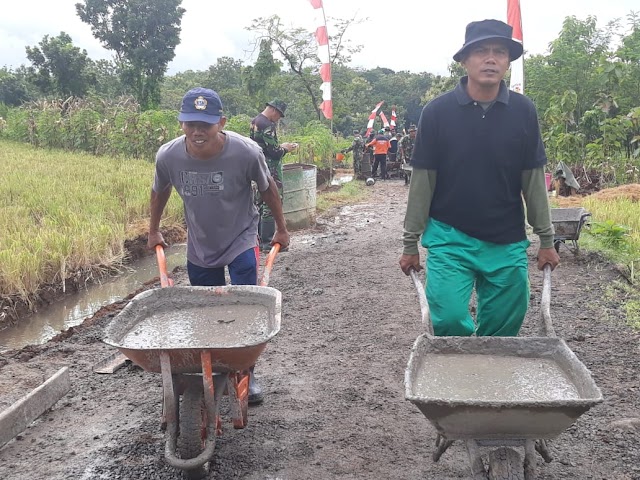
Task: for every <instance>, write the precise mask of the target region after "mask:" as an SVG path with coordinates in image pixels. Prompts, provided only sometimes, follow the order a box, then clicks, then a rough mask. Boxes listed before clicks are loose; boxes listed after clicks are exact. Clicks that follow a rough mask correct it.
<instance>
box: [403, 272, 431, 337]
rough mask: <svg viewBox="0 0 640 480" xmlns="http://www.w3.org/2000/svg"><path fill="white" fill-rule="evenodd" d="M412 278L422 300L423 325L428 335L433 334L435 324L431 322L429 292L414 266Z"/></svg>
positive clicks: (419, 298)
mask: <svg viewBox="0 0 640 480" xmlns="http://www.w3.org/2000/svg"><path fill="white" fill-rule="evenodd" d="M409 273H410V275H411V280H413V284H414V285H415V287H416V290H417V291H418V300H419V301H420V311H421V312H422V325H423V326H424V328H425V329H426V331H427V337H432V336H433V324H432V323H431V315H430V314H429V302H427V294H426V293H425V291H424V286H423V285H422V282H421V281H420V278H419V277H418V272H416V270H415V269H414V268H412V269H411V270H410V272H409Z"/></svg>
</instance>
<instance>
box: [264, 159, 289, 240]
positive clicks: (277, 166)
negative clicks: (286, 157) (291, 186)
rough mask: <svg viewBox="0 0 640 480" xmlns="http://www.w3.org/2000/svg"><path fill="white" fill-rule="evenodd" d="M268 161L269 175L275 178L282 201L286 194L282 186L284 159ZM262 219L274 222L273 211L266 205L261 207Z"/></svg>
mask: <svg viewBox="0 0 640 480" xmlns="http://www.w3.org/2000/svg"><path fill="white" fill-rule="evenodd" d="M266 160H267V166H268V167H269V173H271V176H272V177H273V181H274V182H275V183H276V187H278V193H279V194H280V199H281V200H282V194H283V192H284V189H283V186H282V159H280V160H272V159H270V158H267V159H266ZM260 217H261V218H262V219H265V220H268V221H272V222H273V213H271V209H270V208H269V206H268V205H267V204H266V203H263V204H262V205H261V208H260ZM269 240H271V239H269Z"/></svg>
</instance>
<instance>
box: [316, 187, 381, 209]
mask: <svg viewBox="0 0 640 480" xmlns="http://www.w3.org/2000/svg"><path fill="white" fill-rule="evenodd" d="M367 188H368V187H367V186H366V185H365V184H364V181H362V180H353V181H351V182H348V183H345V184H343V185H341V186H340V188H338V189H337V190H333V189H329V190H327V191H326V192H323V193H320V194H319V195H318V196H317V199H316V212H317V213H319V214H321V213H324V212H326V211H327V210H329V209H330V208H333V207H340V206H343V205H350V204H353V203H357V202H359V201H361V200H364V199H365V198H367V197H368V196H369V191H368V190H367Z"/></svg>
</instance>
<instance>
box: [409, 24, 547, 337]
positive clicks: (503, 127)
mask: <svg viewBox="0 0 640 480" xmlns="http://www.w3.org/2000/svg"><path fill="white" fill-rule="evenodd" d="M521 55H522V45H521V44H520V43H519V42H517V41H515V40H513V39H512V28H511V27H510V26H509V25H507V24H505V23H503V22H500V21H498V20H483V21H480V22H473V23H470V24H469V25H468V26H467V29H466V35H465V42H464V45H463V46H462V48H460V50H459V51H458V52H456V54H455V55H454V57H453V58H454V60H456V61H458V62H460V63H461V64H462V66H463V67H464V68H465V70H466V72H467V76H465V77H463V78H462V79H461V80H460V83H459V84H458V86H457V87H456V88H455V89H454V90H452V91H450V92H447V93H445V94H444V95H442V96H440V97H438V98H436V99H435V100H433V101H432V102H430V103H429V104H428V105H426V106H425V107H424V109H423V111H422V113H421V116H420V122H419V124H418V131H417V135H416V140H415V146H414V149H413V154H412V158H411V165H412V167H413V173H412V176H411V185H410V188H409V200H408V202H407V212H406V215H405V222H404V234H403V240H404V250H403V254H402V256H401V257H400V267H401V269H402V270H403V272H404V273H406V274H407V275H408V274H409V272H410V270H412V269H415V270H420V269H422V266H421V265H420V256H419V253H418V245H417V243H418V240H419V239H420V237H422V245H423V246H424V247H426V248H427V250H428V257H427V287H426V293H427V297H428V300H429V306H430V309H431V318H432V321H433V327H434V331H435V334H436V335H454V336H458V335H459V336H468V335H473V334H476V335H500V336H515V335H517V334H518V332H519V330H520V326H521V325H522V321H523V320H524V316H525V314H526V311H527V307H528V304H529V280H528V268H527V252H526V250H527V247H528V246H529V241H528V239H527V235H526V230H525V217H524V208H523V202H522V198H524V200H525V203H526V208H527V218H528V221H529V223H530V224H531V225H532V226H533V231H534V233H535V234H537V235H538V236H539V238H540V248H539V250H538V268H539V269H542V268H543V267H544V265H545V264H550V265H551V267H552V268H555V267H556V266H557V265H558V263H559V258H558V255H557V253H556V251H555V250H554V248H553V226H552V224H551V218H550V211H549V203H548V199H547V192H546V186H545V178H544V165H545V164H546V161H547V157H546V155H545V151H544V147H543V145H542V140H541V138H540V128H539V126H538V117H537V114H536V110H535V108H534V106H533V103H532V102H531V101H530V100H529V99H528V98H526V97H524V96H523V95H520V94H519V93H515V92H510V91H509V89H508V88H507V86H506V85H505V83H504V82H503V78H504V75H505V73H506V71H507V69H508V68H509V64H510V61H512V60H515V59H516V58H518V57H520V56H521ZM474 286H475V288H476V294H477V302H478V305H477V316H476V319H475V321H474V319H473V318H472V317H471V315H470V313H469V300H470V297H471V292H472V289H473V288H474Z"/></svg>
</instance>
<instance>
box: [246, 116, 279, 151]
mask: <svg viewBox="0 0 640 480" xmlns="http://www.w3.org/2000/svg"><path fill="white" fill-rule="evenodd" d="M249 137H250V138H251V140H253V141H254V142H256V143H257V144H258V145H260V147H261V148H262V151H263V152H264V156H265V157H267V160H275V161H277V160H280V159H281V158H282V157H284V156H285V154H286V153H287V151H286V150H285V149H284V148H282V147H281V146H280V142H278V134H277V133H276V124H275V122H272V121H271V120H269V119H268V118H267V117H265V116H264V115H263V114H262V113H261V114H259V115H258V116H257V117H255V118H254V119H253V120H251V130H250V131H249Z"/></svg>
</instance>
